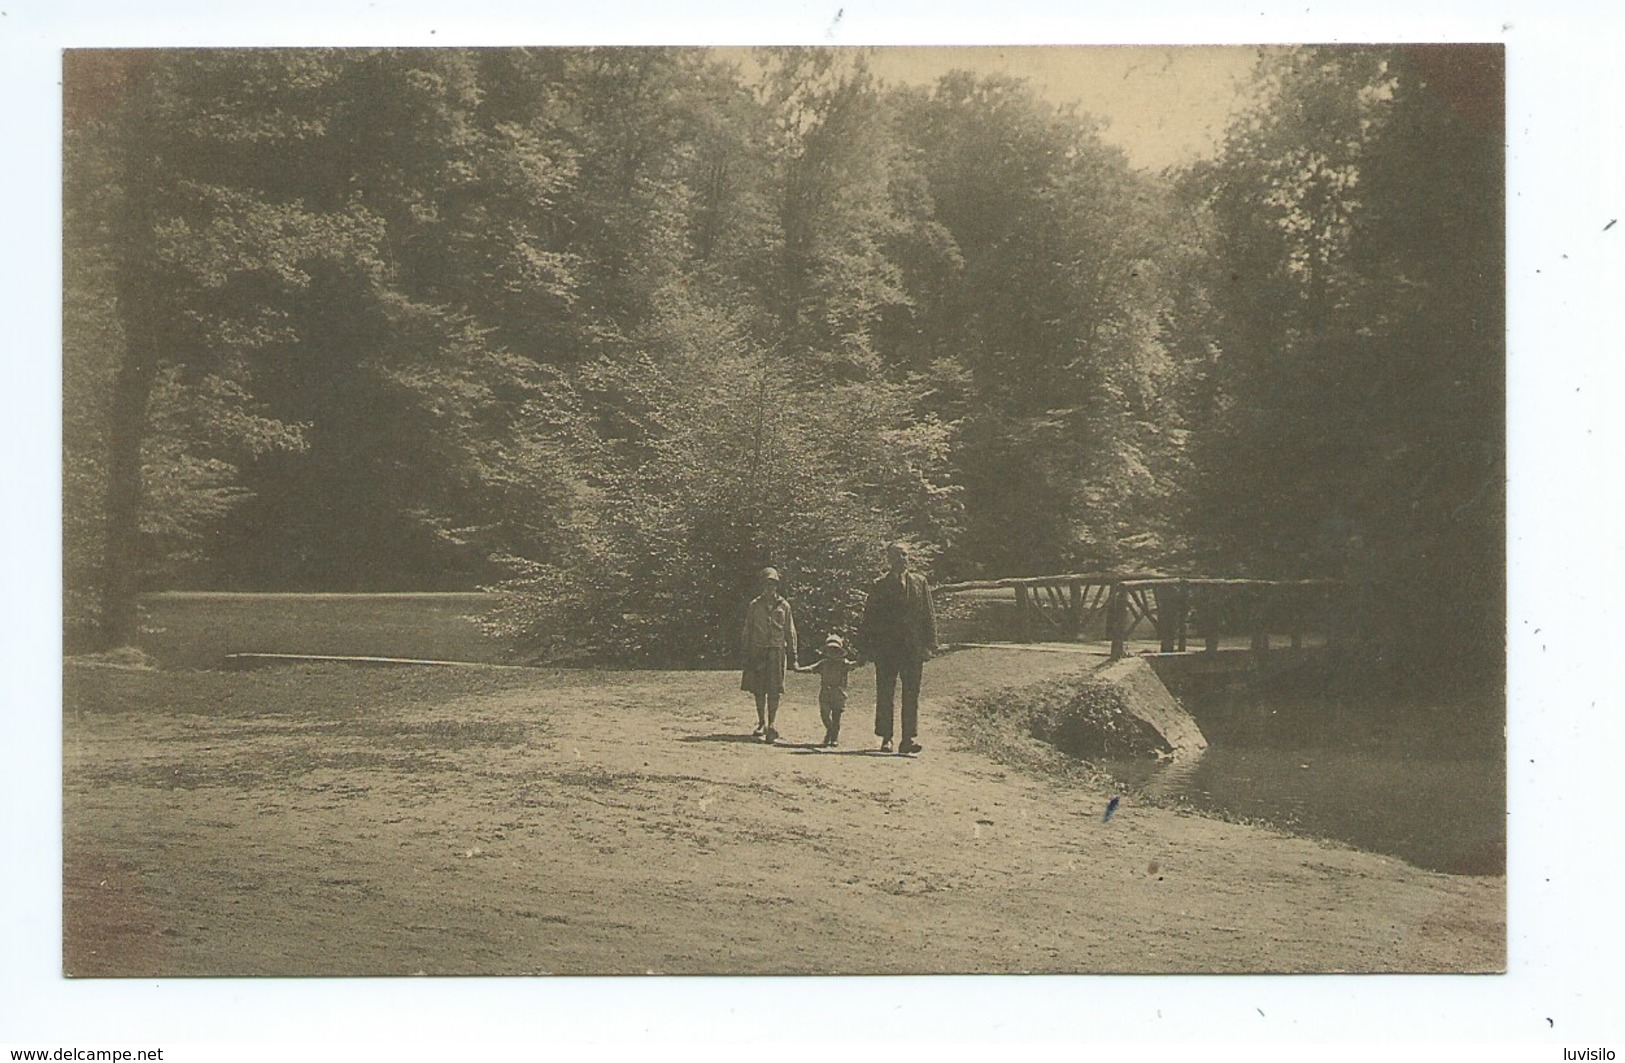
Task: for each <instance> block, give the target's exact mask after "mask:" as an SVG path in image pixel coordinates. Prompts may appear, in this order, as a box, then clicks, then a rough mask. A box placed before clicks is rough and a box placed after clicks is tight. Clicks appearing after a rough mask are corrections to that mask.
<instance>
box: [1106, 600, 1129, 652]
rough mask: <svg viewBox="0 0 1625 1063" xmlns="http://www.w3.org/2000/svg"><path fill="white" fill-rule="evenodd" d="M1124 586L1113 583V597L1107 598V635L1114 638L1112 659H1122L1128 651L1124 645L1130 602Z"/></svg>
mask: <svg viewBox="0 0 1625 1063" xmlns="http://www.w3.org/2000/svg"><path fill="white" fill-rule="evenodd" d="M1126 597H1127V596H1126V594H1125V593H1124V591H1123V588H1122V587H1121V586H1120V585H1119V584H1116V583H1114V584H1112V593H1111V597H1109V598H1107V599H1106V637H1107V638H1109V639H1111V640H1112V660H1114V661H1116V660H1120V659H1121V658H1122V657H1123V655H1124V653H1125V652H1126V647H1125V646H1124V645H1123V643H1124V636H1125V634H1126V628H1127V627H1128V624H1127V614H1128V602H1127V601H1126V600H1125V599H1126Z"/></svg>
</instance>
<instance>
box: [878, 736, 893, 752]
mask: <svg viewBox="0 0 1625 1063" xmlns="http://www.w3.org/2000/svg"><path fill="white" fill-rule="evenodd" d="M880 751H881V752H882V753H890V752H891V739H889V738H882V739H881V740H880Z"/></svg>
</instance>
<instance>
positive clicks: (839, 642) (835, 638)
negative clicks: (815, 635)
mask: <svg viewBox="0 0 1625 1063" xmlns="http://www.w3.org/2000/svg"><path fill="white" fill-rule="evenodd" d="M824 645H826V646H834V647H836V648H837V649H843V650H844V649H846V642H845V640H843V639H842V638H841V636H839V635H831V636H830V637H829V638H827V639H825V640H824Z"/></svg>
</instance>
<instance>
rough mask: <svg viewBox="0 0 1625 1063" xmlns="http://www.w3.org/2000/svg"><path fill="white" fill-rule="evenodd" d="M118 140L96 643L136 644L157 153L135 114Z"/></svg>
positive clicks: (153, 348) (154, 345)
mask: <svg viewBox="0 0 1625 1063" xmlns="http://www.w3.org/2000/svg"><path fill="white" fill-rule="evenodd" d="M133 124H134V126H135V128H134V129H130V130H126V132H125V133H124V138H125V139H124V144H123V145H122V148H123V150H122V153H121V154H122V160H121V162H122V164H123V167H122V168H123V180H124V203H123V216H122V218H123V220H122V223H121V224H120V225H119V226H118V227H117V230H116V232H117V241H118V243H117V247H116V248H115V252H114V253H115V255H116V259H117V264H116V266H115V269H116V271H117V273H116V277H115V281H114V283H115V285H116V291H117V297H118V320H119V324H120V326H121V327H122V330H123V332H124V352H123V358H122V359H121V360H120V363H119V369H118V374H117V376H116V377H115V378H114V382H113V394H112V397H111V401H110V402H109V404H108V432H107V446H108V455H107V498H106V503H105V507H106V508H105V513H106V518H107V519H106V529H107V531H106V535H107V541H106V550H107V563H106V565H105V567H104V569H103V580H104V583H103V585H102V588H101V591H102V594H101V599H102V601H101V606H102V610H101V624H100V630H99V632H98V642H99V643H100V648H102V649H112V648H114V647H117V646H130V645H134V644H135V640H136V635H137V632H138V625H139V617H138V601H139V596H140V594H141V591H142V590H143V587H142V568H143V565H142V543H141V513H142V508H143V503H144V501H145V497H146V492H145V484H144V483H143V479H142V473H141V445H142V442H143V441H144V440H145V438H146V435H147V407H148V404H149V402H150V401H151V397H152V387H153V381H154V379H155V378H156V376H157V370H158V346H159V340H158V336H159V328H158V316H159V313H160V311H159V307H158V306H157V305H156V300H157V297H158V295H159V290H158V285H157V284H156V283H155V275H156V270H157V267H158V263H157V258H156V254H155V253H154V247H153V205H152V202H151V197H152V195H153V194H154V192H155V191H156V185H155V184H154V182H155V181H156V180H157V177H156V171H157V169H158V167H157V160H156V159H154V158H153V156H152V152H151V150H150V149H149V148H147V147H146V146H145V145H143V143H142V139H143V138H142V136H141V133H142V130H141V128H140V125H141V123H140V122H139V121H137V122H135V123H133Z"/></svg>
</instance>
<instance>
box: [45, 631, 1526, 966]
mask: <svg viewBox="0 0 1625 1063" xmlns="http://www.w3.org/2000/svg"><path fill="white" fill-rule="evenodd" d="M1078 663H1079V662H1077V661H1075V660H1071V659H1068V658H1067V656H1066V655H1061V654H1026V655H1022V654H1020V651H998V650H976V651H967V652H962V653H958V654H953V655H951V656H949V657H947V658H945V659H943V660H940V661H937V662H933V663H932V664H931V665H929V666H928V672H927V684H928V692H929V693H930V694H931V695H932V696H933V697H934V698H936V699H938V700H939V701H940V700H941V699H944V698H946V697H948V696H950V695H952V694H955V693H960V692H964V691H967V690H969V689H972V688H974V687H976V686H978V685H983V684H986V683H989V682H994V681H1007V680H1008V679H1010V678H1012V677H1014V676H1021V677H1028V678H1035V679H1036V678H1039V677H1041V676H1043V675H1046V674H1053V673H1055V672H1058V671H1062V670H1066V669H1069V668H1075V667H1077V666H1078ZM371 674H372V675H377V674H380V673H371ZM870 677H872V670H864V671H863V672H861V673H859V674H858V676H857V677H855V680H854V689H853V691H852V705H853V706H854V708H853V709H852V711H850V712H849V713H848V714H847V715H848V719H847V721H846V725H845V728H844V730H843V739H844V740H845V741H844V742H843V747H842V748H841V749H840V750H838V751H821V750H817V749H815V748H813V747H812V746H811V745H810V744H808V745H800V744H797V743H801V742H806V743H810V742H811V741H812V739H814V738H815V737H817V736H818V735H819V734H820V733H821V728H820V725H819V723H818V718H817V709H816V694H815V692H814V690H813V688H812V686H811V682H812V681H814V680H812V678H811V677H803V676H795V677H792V685H791V690H790V692H789V694H788V696H787V702H788V706H789V707H788V708H787V709H786V711H785V715H784V718H783V719H782V721H781V727H780V730H781V731H782V732H783V735H784V744H781V745H779V746H776V747H768V746H765V745H762V744H760V743H759V742H752V741H750V740H749V738H748V732H749V731H750V728H751V725H752V723H753V722H754V713H753V711H752V710H751V708H750V706H749V698H748V696H747V695H744V694H741V693H739V692H738V691H737V690H736V689H734V688H735V687H736V686H737V681H736V680H735V679H734V678H733V677H731V676H728V675H725V674H721V673H704V672H693V673H577V674H573V675H572V674H570V673H547V674H544V675H542V676H539V677H536V678H531V677H529V676H525V675H523V674H521V675H519V676H517V677H515V676H514V675H513V674H512V673H509V674H508V675H506V676H503V677H501V678H500V679H494V680H492V681H491V683H490V687H491V688H490V689H485V690H482V691H478V692H473V693H464V694H462V695H460V696H455V697H449V698H446V697H433V696H426V697H414V698H406V697H402V698H401V699H400V700H399V701H398V702H393V703H392V702H391V701H390V699H388V698H385V699H384V703H383V704H370V703H368V698H367V697H365V696H364V691H365V690H366V689H367V688H366V687H364V686H358V687H357V688H356V689H357V690H358V691H362V692H363V693H358V694H357V695H356V696H355V697H354V698H353V699H352V701H353V702H354V704H349V703H344V704H341V705H340V706H339V707H338V708H333V707H332V706H328V707H326V708H323V709H321V710H319V711H318V710H312V709H309V708H306V707H303V706H302V705H301V704H300V703H299V702H298V699H297V698H295V697H293V696H291V695H284V696H283V697H282V698H280V699H278V698H276V697H274V696H272V695H273V693H274V692H275V691H276V690H279V689H282V687H279V686H278V683H279V682H283V683H284V685H290V684H291V686H292V687H294V688H297V687H298V684H306V685H308V684H310V683H332V684H340V685H342V684H346V683H366V682H368V681H367V680H364V679H363V680H356V679H352V678H348V677H345V673H344V672H343V670H342V669H339V670H323V669H305V670H301V671H298V672H291V673H286V674H285V678H284V679H283V680H280V681H279V680H278V679H277V678H276V677H269V678H260V679H256V680H254V681H253V683H254V684H257V685H252V686H251V687H250V688H249V689H248V692H247V693H243V694H240V695H234V694H232V693H231V692H233V691H237V690H238V689H239V688H237V687H236V686H233V685H231V684H232V682H233V681H234V680H235V681H246V680H240V679H239V678H238V677H215V678H213V679H211V680H210V682H211V683H214V684H217V685H218V686H219V690H218V691H217V690H214V689H213V688H211V691H210V692H209V693H208V697H209V698H213V699H216V700H218V699H221V698H229V697H240V698H241V699H244V700H247V699H255V698H257V699H259V700H258V701H257V702H256V703H254V704H246V705H235V706H233V707H232V708H231V711H224V710H222V711H220V712H210V711H198V710H189V709H184V708H180V707H177V706H178V705H179V701H178V700H177V699H178V698H179V695H177V694H174V693H169V694H163V695H160V693H159V692H158V691H159V689H160V688H159V686H158V684H159V680H156V679H153V680H147V681H145V682H149V683H150V684H153V690H147V691H144V692H141V691H138V692H137V694H136V695H134V696H135V697H136V698H137V699H138V700H141V701H143V702H144V703H149V704H148V708H147V709H145V710H143V711H139V712H137V711H129V710H125V711H113V710H109V709H106V708H105V707H104V706H105V705H106V704H108V703H109V696H108V695H107V692H106V690H105V689H104V685H105V684H107V683H115V682H118V680H116V679H110V678H105V677H91V678H89V679H82V680H79V681H77V682H70V684H69V689H70V700H72V701H73V702H74V703H75V704H74V706H73V707H72V708H71V710H70V712H69V713H68V714H67V722H66V732H65V736H66V743H65V747H66V752H67V765H66V768H67V774H66V791H65V796H66V801H65V848H66V853H67V881H66V886H65V891H66V909H67V917H68V930H67V935H66V936H67V940H66V943H65V948H66V963H67V968H68V970H69V972H70V973H72V974H78V975H102V974H123V975H161V974H167V975H186V974H199V975H205V974H207V975H247V974H278V975H293V974H332V975H339V974H358V975H360V974H365V975H406V974H415V973H424V974H431V975H447V974H531V973H542V972H548V973H558V974H629V973H644V972H659V973H729V974H746V973H845V974H856V973H905V972H907V973H925V972H1022V971H1032V972H1206V971H1462V970H1494V969H1499V968H1500V967H1501V966H1502V965H1503V962H1504V954H1505V947H1504V940H1505V881H1504V880H1503V879H1499V878H1459V877H1457V878H1453V877H1449V876H1443V875H1438V874H1433V873H1429V872H1424V871H1420V870H1417V869H1415V868H1412V867H1410V866H1408V865H1405V864H1403V863H1401V862H1399V861H1397V860H1393V859H1390V858H1387V857H1382V856H1376V855H1371V854H1366V853H1360V852H1355V851H1351V850H1346V849H1340V848H1335V847H1331V846H1327V845H1322V844H1319V843H1317V842H1313V841H1307V840H1302V839H1297V838H1292V837H1288V836H1285V835H1281V834H1277V833H1275V832H1272V831H1267V830H1263V829H1259V828H1254V827H1247V826H1239V825H1233V824H1228V823H1222V822H1217V821H1214V820H1210V819H1205V818H1200V817H1196V816H1191V815H1183V814H1178V813H1174V812H1169V811H1164V810H1159V809H1151V808H1141V807H1135V806H1134V805H1133V804H1132V803H1130V804H1128V805H1126V806H1125V807H1124V808H1123V809H1122V810H1121V811H1120V812H1119V813H1118V814H1117V815H1116V816H1115V817H1114V818H1113V820H1112V821H1111V822H1109V823H1106V822H1103V821H1102V818H1101V814H1100V813H1101V809H1102V806H1103V804H1104V800H1105V794H1103V793H1095V792H1086V791H1083V790H1080V789H1078V788H1076V787H1067V786H1062V785H1059V784H1056V783H1053V782H1049V781H1046V780H1043V779H1039V778H1034V777H1028V776H1026V775H1023V774H1019V773H1016V772H1013V771H1009V770H1006V769H1004V768H1001V767H1000V766H999V765H997V764H995V763H993V762H992V761H990V760H988V759H986V758H985V757H983V756H981V755H979V754H976V753H972V752H968V751H964V750H956V749H955V748H953V747H954V743H953V741H952V740H951V738H950V737H949V736H948V735H946V734H944V733H943V730H942V725H941V720H942V714H941V711H940V708H939V707H938V706H937V705H935V704H927V705H926V706H925V707H924V709H923V711H922V720H923V724H922V731H923V733H922V740H924V741H925V742H926V744H927V748H926V751H925V753H924V754H923V755H921V756H919V757H896V756H883V755H879V754H876V753H873V752H871V751H870V749H871V747H872V743H873V740H872V738H871V737H870V736H869V734H868V731H869V730H870V728H869V727H868V726H867V724H868V722H869V720H868V719H867V717H868V713H867V712H866V711H865V706H866V705H867V704H869V701H868V699H869V698H870V697H872V687H871V686H870V685H869V684H870V683H872V678H870ZM73 678H74V677H72V676H70V679H73ZM295 681H297V682H295ZM161 689H162V690H168V691H173V690H174V689H177V688H175V687H173V686H169V687H162V688H161ZM219 691H225V693H221V692H219ZM268 692H270V693H268ZM330 700H331V699H330ZM283 702H287V704H284V703H283Z"/></svg>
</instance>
